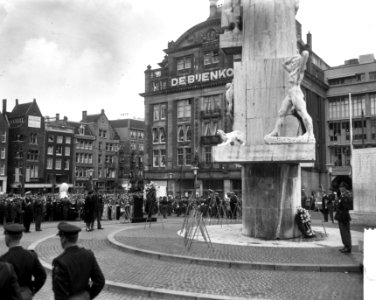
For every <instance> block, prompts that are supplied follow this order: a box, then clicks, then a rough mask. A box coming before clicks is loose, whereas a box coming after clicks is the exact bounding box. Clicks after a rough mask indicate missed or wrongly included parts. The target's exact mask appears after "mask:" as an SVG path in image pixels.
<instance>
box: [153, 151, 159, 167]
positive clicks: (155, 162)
mask: <svg viewBox="0 0 376 300" xmlns="http://www.w3.org/2000/svg"><path fill="white" fill-rule="evenodd" d="M153 167H159V150H153Z"/></svg>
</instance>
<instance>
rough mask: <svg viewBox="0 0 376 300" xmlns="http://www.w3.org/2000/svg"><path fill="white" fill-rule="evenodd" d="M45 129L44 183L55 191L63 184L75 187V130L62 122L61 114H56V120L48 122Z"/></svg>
mask: <svg viewBox="0 0 376 300" xmlns="http://www.w3.org/2000/svg"><path fill="white" fill-rule="evenodd" d="M64 121H65V120H64ZM45 129H46V131H45V143H46V145H45V149H46V153H45V158H46V159H45V166H46V170H45V178H44V181H45V182H46V183H49V184H51V186H52V188H53V189H54V188H55V187H57V186H59V185H60V184H62V183H67V184H68V185H70V186H71V187H73V173H74V168H73V161H74V154H73V150H74V148H73V147H74V128H73V127H71V126H69V125H68V124H65V122H61V121H60V119H59V114H56V118H55V119H54V120H51V119H48V120H46V123H45Z"/></svg>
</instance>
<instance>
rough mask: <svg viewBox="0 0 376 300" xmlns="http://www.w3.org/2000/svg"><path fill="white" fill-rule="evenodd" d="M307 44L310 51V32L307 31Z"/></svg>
mask: <svg viewBox="0 0 376 300" xmlns="http://www.w3.org/2000/svg"><path fill="white" fill-rule="evenodd" d="M307 46H308V48H309V50H311V51H312V34H311V33H310V32H309V31H308V33H307Z"/></svg>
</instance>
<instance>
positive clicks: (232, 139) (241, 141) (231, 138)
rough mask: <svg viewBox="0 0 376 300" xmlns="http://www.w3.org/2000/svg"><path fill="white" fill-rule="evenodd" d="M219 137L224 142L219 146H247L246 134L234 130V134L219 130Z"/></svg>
mask: <svg viewBox="0 0 376 300" xmlns="http://www.w3.org/2000/svg"><path fill="white" fill-rule="evenodd" d="M217 135H219V136H220V138H221V140H222V144H219V146H225V145H231V146H234V145H245V138H244V134H243V133H242V132H241V131H239V130H234V131H232V132H229V133H225V132H224V131H223V130H221V129H218V130H217Z"/></svg>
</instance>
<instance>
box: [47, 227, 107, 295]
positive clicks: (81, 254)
mask: <svg viewBox="0 0 376 300" xmlns="http://www.w3.org/2000/svg"><path fill="white" fill-rule="evenodd" d="M57 228H58V229H59V233H58V235H59V236H60V243H61V246H62V248H63V249H64V252H63V253H62V254H61V255H59V256H58V257H56V258H55V259H54V260H53V261H52V265H53V270H52V289H53V291H54V294H55V300H62V299H64V300H66V299H68V298H70V297H73V296H76V297H77V298H78V297H80V298H79V299H93V298H95V297H96V296H97V295H98V294H99V293H100V291H101V290H102V289H103V286H104V284H105V279H104V276H103V273H102V271H101V269H100V267H99V265H98V263H97V260H96V258H95V256H94V253H93V252H92V251H91V250H87V249H85V248H81V247H78V246H77V240H78V233H79V232H80V231H81V228H79V227H77V226H75V225H72V224H69V223H65V222H61V223H59V224H58V226H57ZM89 281H91V284H89Z"/></svg>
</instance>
